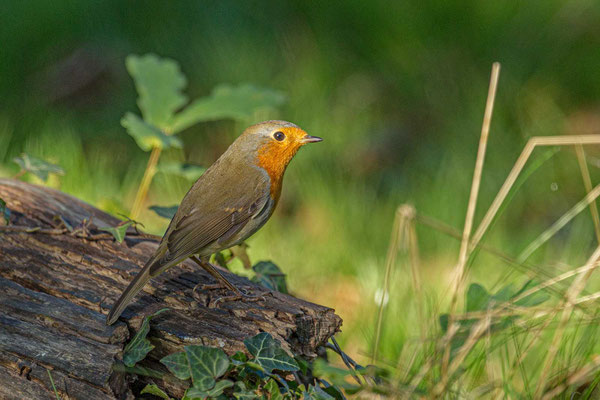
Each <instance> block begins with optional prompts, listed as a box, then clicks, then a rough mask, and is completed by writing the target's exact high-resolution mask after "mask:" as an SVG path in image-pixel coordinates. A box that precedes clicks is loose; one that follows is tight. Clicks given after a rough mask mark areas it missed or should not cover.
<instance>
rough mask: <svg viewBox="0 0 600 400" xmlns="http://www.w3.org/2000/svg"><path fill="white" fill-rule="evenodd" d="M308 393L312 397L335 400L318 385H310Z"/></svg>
mask: <svg viewBox="0 0 600 400" xmlns="http://www.w3.org/2000/svg"><path fill="white" fill-rule="evenodd" d="M306 393H307V394H308V395H309V396H310V398H311V399H315V400H335V398H334V397H333V396H331V395H329V394H328V393H327V392H325V391H324V390H323V389H321V387H320V386H317V385H310V386H309V387H308V390H307V392H306Z"/></svg>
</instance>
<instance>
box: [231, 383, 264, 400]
mask: <svg viewBox="0 0 600 400" xmlns="http://www.w3.org/2000/svg"><path fill="white" fill-rule="evenodd" d="M238 385H240V386H241V387H238ZM235 386H236V389H235V391H234V392H233V397H235V398H236V399H238V400H252V399H257V398H258V397H259V396H258V395H257V394H256V393H255V392H254V391H253V390H248V389H246V385H244V382H236V384H235Z"/></svg>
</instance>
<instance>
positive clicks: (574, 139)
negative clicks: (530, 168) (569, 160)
mask: <svg viewBox="0 0 600 400" xmlns="http://www.w3.org/2000/svg"><path fill="white" fill-rule="evenodd" d="M586 144H600V135H568V136H566V135H565V136H535V137H532V138H531V139H529V141H528V142H527V144H526V145H525V147H524V148H523V151H522V152H521V155H520V156H519V158H518V159H517V161H516V162H515V164H514V166H513V168H512V170H511V171H510V173H509V174H508V177H507V178H506V180H505V181H504V183H503V184H502V187H501V188H500V190H499V191H498V194H497V195H496V197H495V198H494V201H493V202H492V205H491V206H490V208H489V209H488V211H487V212H486V214H485V216H484V217H483V219H482V220H481V223H480V224H479V226H478V227H477V230H476V231H475V234H474V235H473V239H472V241H471V244H470V246H471V247H473V248H474V247H477V245H478V244H479V242H480V241H481V238H482V237H483V235H484V234H485V232H486V231H487V229H488V228H489V226H490V224H491V223H492V221H493V219H494V217H495V216H496V214H497V213H498V210H499V209H500V206H501V205H502V203H503V202H504V200H505V199H506V196H508V193H509V192H510V189H511V188H512V186H513V185H514V183H515V181H516V180H517V178H518V176H519V174H520V173H521V171H522V170H523V167H524V166H525V164H526V163H527V160H529V157H530V156H531V153H532V152H533V150H534V149H535V148H536V147H537V146H572V145H586Z"/></svg>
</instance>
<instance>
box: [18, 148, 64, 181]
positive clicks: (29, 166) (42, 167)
mask: <svg viewBox="0 0 600 400" xmlns="http://www.w3.org/2000/svg"><path fill="white" fill-rule="evenodd" d="M13 161H14V162H16V163H17V164H19V167H21V170H23V171H26V172H29V173H32V174H34V175H35V176H37V177H38V178H40V179H41V180H43V181H44V182H45V181H47V180H48V175H49V174H51V173H52V174H58V175H64V174H65V171H64V170H63V169H62V168H61V167H59V166H58V165H56V164H51V163H49V162H47V161H44V160H40V159H39V158H35V157H32V156H30V155H29V154H27V153H23V154H21V156H20V157H15V158H13Z"/></svg>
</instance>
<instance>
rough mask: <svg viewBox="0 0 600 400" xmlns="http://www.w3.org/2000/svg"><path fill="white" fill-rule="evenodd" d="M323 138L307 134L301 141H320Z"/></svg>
mask: <svg viewBox="0 0 600 400" xmlns="http://www.w3.org/2000/svg"><path fill="white" fill-rule="evenodd" d="M322 140H323V139H321V138H320V137H318V136H310V135H306V136H304V137H303V138H302V139H301V140H300V141H301V142H302V143H317V142H320V141H322Z"/></svg>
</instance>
